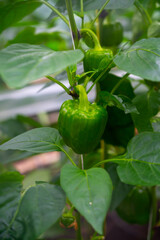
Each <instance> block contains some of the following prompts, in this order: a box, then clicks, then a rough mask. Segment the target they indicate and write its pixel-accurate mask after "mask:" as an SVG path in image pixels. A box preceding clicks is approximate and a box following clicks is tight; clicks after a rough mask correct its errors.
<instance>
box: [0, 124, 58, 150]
mask: <svg viewBox="0 0 160 240" xmlns="http://www.w3.org/2000/svg"><path fill="white" fill-rule="evenodd" d="M61 141H62V138H61V136H60V134H59V132H58V130H57V129H54V128H49V127H44V128H36V129H33V130H30V131H28V132H25V133H22V134H21V135H19V136H17V137H15V138H13V139H11V140H10V141H8V142H6V143H4V144H2V145H1V146H0V150H3V151H4V150H8V149H12V150H14V149H16V150H21V151H29V152H33V153H42V152H51V151H62V144H61Z"/></svg>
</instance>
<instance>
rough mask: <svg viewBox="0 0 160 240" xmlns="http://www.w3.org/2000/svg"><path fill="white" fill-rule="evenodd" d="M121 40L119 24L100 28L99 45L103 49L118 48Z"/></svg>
mask: <svg viewBox="0 0 160 240" xmlns="http://www.w3.org/2000/svg"><path fill="white" fill-rule="evenodd" d="M122 40H123V27H122V25H121V23H119V22H117V23H113V24H104V25H102V26H101V27H100V43H101V45H102V46H103V47H111V46H118V45H119V44H120V43H121V42H122Z"/></svg>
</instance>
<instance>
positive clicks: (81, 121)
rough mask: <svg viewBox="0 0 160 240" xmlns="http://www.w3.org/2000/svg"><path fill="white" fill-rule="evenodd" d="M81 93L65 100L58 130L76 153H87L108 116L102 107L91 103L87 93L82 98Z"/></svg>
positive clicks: (98, 136) (97, 139)
mask: <svg viewBox="0 0 160 240" xmlns="http://www.w3.org/2000/svg"><path fill="white" fill-rule="evenodd" d="M79 86H80V85H79ZM77 87H78V86H77ZM80 87H82V86H80ZM82 88H83V87H82ZM82 88H81V90H83V91H82V92H83V93H84V91H85V90H84V89H82ZM82 95H83V94H81V92H80V99H79V100H67V101H65V102H64V103H63V104H62V106H61V109H60V113H59V118H58V125H59V132H60V134H61V136H62V137H63V140H64V142H65V144H66V145H67V146H69V147H71V148H72V149H73V150H74V152H76V153H78V154H85V153H89V152H91V151H92V150H94V148H95V147H96V146H97V145H98V143H99V141H100V138H101V136H102V134H103V131H104V129H105V126H106V122H107V116H108V114H107V111H106V110H105V109H104V108H103V107H101V106H98V105H97V104H96V103H93V104H91V103H90V102H89V101H88V99H87V98H86V96H87V95H86V96H85V100H84V96H83V97H82Z"/></svg>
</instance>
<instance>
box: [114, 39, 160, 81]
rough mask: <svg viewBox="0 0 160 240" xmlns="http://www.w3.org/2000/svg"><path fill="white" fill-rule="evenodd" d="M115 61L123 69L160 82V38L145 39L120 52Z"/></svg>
mask: <svg viewBox="0 0 160 240" xmlns="http://www.w3.org/2000/svg"><path fill="white" fill-rule="evenodd" d="M114 63H115V64H116V65H117V66H118V67H119V68H120V69H122V70H124V71H126V72H128V73H132V74H135V75H137V76H140V77H142V78H145V79H148V80H150V81H156V82H160V78H159V76H160V38H150V39H143V40H140V41H138V42H136V43H135V44H133V45H132V46H131V47H130V48H129V49H127V50H125V51H124V52H121V53H119V54H118V55H117V56H116V57H115V60H114Z"/></svg>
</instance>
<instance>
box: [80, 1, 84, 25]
mask: <svg viewBox="0 0 160 240" xmlns="http://www.w3.org/2000/svg"><path fill="white" fill-rule="evenodd" d="M81 19H82V28H84V10H83V0H81Z"/></svg>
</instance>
